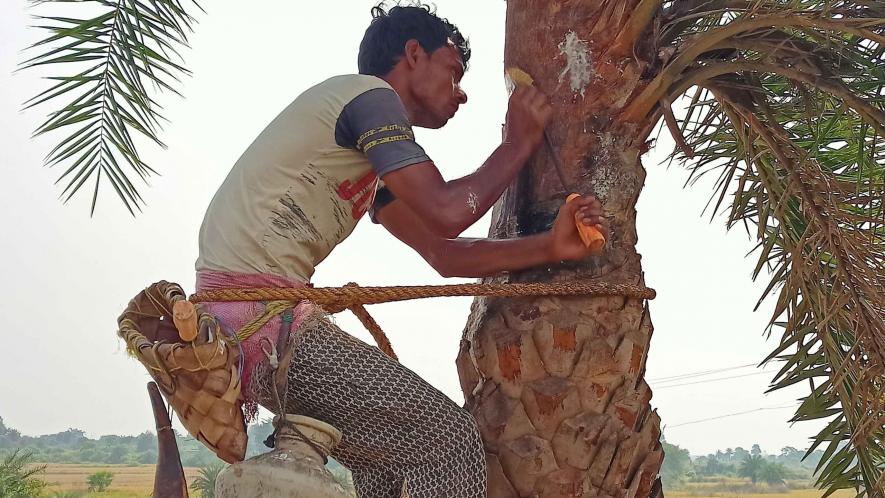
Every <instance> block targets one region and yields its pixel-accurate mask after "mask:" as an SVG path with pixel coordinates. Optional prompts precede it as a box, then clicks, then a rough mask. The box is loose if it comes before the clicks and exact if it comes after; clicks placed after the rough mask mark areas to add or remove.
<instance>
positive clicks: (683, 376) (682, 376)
mask: <svg viewBox="0 0 885 498" xmlns="http://www.w3.org/2000/svg"><path fill="white" fill-rule="evenodd" d="M755 366H756V364H755V363H747V364H746V365H736V366H733V367H725V368H717V369H715V370H702V371H698V372H688V373H684V374H679V375H670V376H667V377H658V378H657V379H647V380H648V382H662V381H675V380H683V379H688V378H691V377H703V376H704V375H712V374H715V373H721V372H727V371H729V370H739V369H741V368H747V367H755Z"/></svg>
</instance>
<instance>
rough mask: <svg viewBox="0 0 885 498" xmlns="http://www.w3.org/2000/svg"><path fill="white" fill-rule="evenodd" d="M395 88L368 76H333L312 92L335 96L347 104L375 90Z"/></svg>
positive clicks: (315, 87)
mask: <svg viewBox="0 0 885 498" xmlns="http://www.w3.org/2000/svg"><path fill="white" fill-rule="evenodd" d="M380 88H383V89H389V90H393V88H392V87H391V86H390V84H388V83H387V82H386V81H384V80H383V79H381V78H379V77H377V76H371V75H367V74H342V75H339V76H333V77H331V78H329V79H327V80H325V81H323V82H322V83H319V84H318V85H316V86H314V87H313V88H312V89H311V90H310V91H311V92H318V93H323V94H334V95H337V96H338V97H339V98H341V99H342V100H344V101H345V102H349V101H350V100H352V99H354V98H356V97H358V96H360V95H362V94H364V93H366V92H368V91H371V90H375V89H380Z"/></svg>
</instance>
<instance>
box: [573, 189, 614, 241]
mask: <svg viewBox="0 0 885 498" xmlns="http://www.w3.org/2000/svg"><path fill="white" fill-rule="evenodd" d="M579 197H581V195H580V194H571V195H569V196H568V197H567V198H566V199H565V202H566V203H569V202H572V201H573V200H575V199H577V198H579ZM575 226H576V227H577V228H578V235H580V236H581V240H582V241H584V245H585V246H587V247H588V248H590V249H591V250H593V251H594V252H598V251H601V250H602V248H603V247H605V236H604V235H602V232H600V231H599V230H598V229H597V228H596V227H595V226H590V225H585V224H584V222H583V221H581V219H580V218H578V213H575Z"/></svg>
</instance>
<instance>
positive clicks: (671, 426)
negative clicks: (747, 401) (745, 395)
mask: <svg viewBox="0 0 885 498" xmlns="http://www.w3.org/2000/svg"><path fill="white" fill-rule="evenodd" d="M795 407H796V405H783V406H765V407H761V408H756V409H753V410H746V411H742V412H735V413H726V414H725V415H718V416H715V417H709V418H702V419H700V420H692V421H690V422H682V423H680V424H675V425H666V426H665V427H664V428H665V429H674V428H676V427H682V426H685V425H692V424H700V423H701V422H709V421H711V420H719V419H722V418H728V417H737V416H738V415H747V414H749V413H756V412H763V411H768V410H783V409H785V408H795Z"/></svg>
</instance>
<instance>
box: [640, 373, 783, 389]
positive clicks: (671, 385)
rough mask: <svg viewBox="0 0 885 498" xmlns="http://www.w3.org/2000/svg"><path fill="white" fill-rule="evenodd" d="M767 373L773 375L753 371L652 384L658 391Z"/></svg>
mask: <svg viewBox="0 0 885 498" xmlns="http://www.w3.org/2000/svg"><path fill="white" fill-rule="evenodd" d="M766 374H768V375H771V374H772V372H753V373H748V374H742V375H732V376H730V377H718V378H715V379H705V380H696V381H694V382H683V383H681V384H668V385H665V386H657V385H653V386H651V387H652V389H654V390H656V391H659V390H661V389H667V388H670V387H681V386H691V385H694V384H707V383H709V382H720V381H723V380H730V379H739V378H741V377H752V376H754V375H766Z"/></svg>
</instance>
